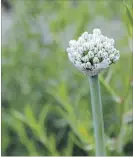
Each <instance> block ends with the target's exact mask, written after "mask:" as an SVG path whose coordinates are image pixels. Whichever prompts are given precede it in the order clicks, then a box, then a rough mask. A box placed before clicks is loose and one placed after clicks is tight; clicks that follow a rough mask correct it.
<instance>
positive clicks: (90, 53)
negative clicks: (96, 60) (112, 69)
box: [88, 51, 94, 59]
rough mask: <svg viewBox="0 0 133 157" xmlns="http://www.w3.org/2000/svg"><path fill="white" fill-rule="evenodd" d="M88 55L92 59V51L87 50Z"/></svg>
mask: <svg viewBox="0 0 133 157" xmlns="http://www.w3.org/2000/svg"><path fill="white" fill-rule="evenodd" d="M88 57H89V59H92V58H93V57H94V54H93V52H92V51H89V52H88Z"/></svg>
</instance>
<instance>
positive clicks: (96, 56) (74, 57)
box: [67, 29, 120, 76]
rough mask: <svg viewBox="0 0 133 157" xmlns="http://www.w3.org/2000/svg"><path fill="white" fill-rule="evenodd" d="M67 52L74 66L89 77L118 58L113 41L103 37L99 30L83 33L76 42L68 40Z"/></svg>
mask: <svg viewBox="0 0 133 157" xmlns="http://www.w3.org/2000/svg"><path fill="white" fill-rule="evenodd" d="M67 52H68V57H69V59H70V61H71V62H72V63H73V64H74V66H75V67H77V68H78V69H79V70H80V71H82V72H83V73H84V74H87V75H89V76H94V75H97V74H98V73H99V72H100V71H102V70H103V69H105V68H108V67H109V66H110V65H111V64H112V63H115V62H116V61H117V60H118V59H119V57H120V54H119V51H118V50H116V49H115V48H114V39H109V38H108V37H106V36H103V35H102V33H101V30H100V29H93V34H89V33H88V32H84V33H83V34H82V35H81V36H80V37H79V38H78V40H77V41H76V40H70V41H69V47H68V48H67Z"/></svg>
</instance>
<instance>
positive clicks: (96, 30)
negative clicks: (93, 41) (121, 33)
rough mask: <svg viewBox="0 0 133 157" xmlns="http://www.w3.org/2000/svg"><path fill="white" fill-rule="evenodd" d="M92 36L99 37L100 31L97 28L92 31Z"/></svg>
mask: <svg viewBox="0 0 133 157" xmlns="http://www.w3.org/2000/svg"><path fill="white" fill-rule="evenodd" d="M93 34H96V35H101V30H100V29H98V28H95V29H93Z"/></svg>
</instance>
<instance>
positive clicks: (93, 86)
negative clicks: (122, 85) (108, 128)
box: [89, 75, 106, 156]
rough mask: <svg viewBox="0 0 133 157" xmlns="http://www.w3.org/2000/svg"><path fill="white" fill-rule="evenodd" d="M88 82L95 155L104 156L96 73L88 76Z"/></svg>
mask: <svg viewBox="0 0 133 157" xmlns="http://www.w3.org/2000/svg"><path fill="white" fill-rule="evenodd" d="M89 82H90V92H91V103H92V114H93V127H94V134H95V141H96V156H106V152H105V141H104V123H103V113H102V103H101V95H100V85H99V80H98V75H95V76H90V77H89Z"/></svg>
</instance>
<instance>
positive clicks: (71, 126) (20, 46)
mask: <svg viewBox="0 0 133 157" xmlns="http://www.w3.org/2000/svg"><path fill="white" fill-rule="evenodd" d="M8 3H9V4H8ZM2 4H3V5H2V155H9V156H11V155H12V156H15V155H18V156H22V155H27V156H30V155H32V156H35V155H38V156H41V155H42V156H88V155H95V142H94V132H93V126H92V114H91V104H90V93H89V83H88V79H87V78H86V77H85V76H84V75H83V74H81V73H80V72H79V71H78V70H77V69H76V68H74V67H73V65H72V64H71V63H70V61H69V60H68V57H67V53H66V48H67V46H68V42H69V40H71V39H77V37H78V36H80V35H81V33H83V32H84V31H88V32H89V33H92V30H93V28H100V29H101V30H102V32H103V34H104V35H107V36H108V37H111V38H114V39H115V41H116V44H115V46H116V48H117V49H118V50H120V54H121V57H120V60H119V62H118V63H117V64H114V65H113V66H112V67H111V68H110V69H107V70H105V71H104V72H102V73H101V74H100V78H99V79H100V84H101V93H102V102H103V112H104V124H105V134H106V148H107V154H108V155H112V156H113V155H115V156H116V155H133V110H132V101H133V100H132V92H133V75H132V59H133V55H132V52H133V43H132V41H133V34H132V27H133V9H132V7H133V1H132V0H125V1H122V0H116V1H115V0H11V1H6V0H3V2H2Z"/></svg>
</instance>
